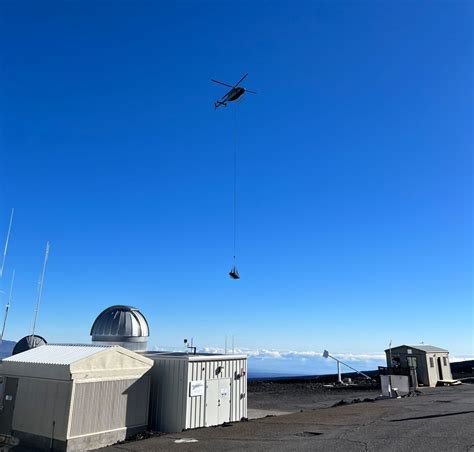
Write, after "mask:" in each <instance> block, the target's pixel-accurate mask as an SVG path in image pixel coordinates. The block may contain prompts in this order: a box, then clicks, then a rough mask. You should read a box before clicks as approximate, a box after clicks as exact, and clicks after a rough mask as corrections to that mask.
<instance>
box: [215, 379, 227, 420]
mask: <svg viewBox="0 0 474 452" xmlns="http://www.w3.org/2000/svg"><path fill="white" fill-rule="evenodd" d="M217 381H218V382H219V403H218V405H217V411H218V417H219V420H218V423H219V424H222V423H223V422H229V421H230V378H221V379H220V380H217Z"/></svg>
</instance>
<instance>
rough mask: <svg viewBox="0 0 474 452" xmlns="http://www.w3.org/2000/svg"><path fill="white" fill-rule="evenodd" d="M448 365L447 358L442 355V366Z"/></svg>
mask: <svg viewBox="0 0 474 452" xmlns="http://www.w3.org/2000/svg"><path fill="white" fill-rule="evenodd" d="M447 365H448V360H447V359H446V356H443V366H447Z"/></svg>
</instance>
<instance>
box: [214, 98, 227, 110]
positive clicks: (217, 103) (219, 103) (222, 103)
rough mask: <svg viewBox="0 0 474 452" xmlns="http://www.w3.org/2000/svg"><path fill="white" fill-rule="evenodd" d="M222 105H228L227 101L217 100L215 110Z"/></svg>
mask: <svg viewBox="0 0 474 452" xmlns="http://www.w3.org/2000/svg"><path fill="white" fill-rule="evenodd" d="M221 105H224V107H227V103H226V102H221V101H220V100H216V101H215V102H214V110H217V109H218V108H219V107H220V106H221Z"/></svg>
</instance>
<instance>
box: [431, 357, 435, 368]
mask: <svg viewBox="0 0 474 452" xmlns="http://www.w3.org/2000/svg"><path fill="white" fill-rule="evenodd" d="M430 367H434V360H433V358H430Z"/></svg>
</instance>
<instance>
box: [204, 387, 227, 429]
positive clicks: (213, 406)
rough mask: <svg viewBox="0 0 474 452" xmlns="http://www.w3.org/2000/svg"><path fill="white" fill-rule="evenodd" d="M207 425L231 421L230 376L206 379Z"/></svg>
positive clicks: (205, 417)
mask: <svg viewBox="0 0 474 452" xmlns="http://www.w3.org/2000/svg"><path fill="white" fill-rule="evenodd" d="M204 419H205V426H206V427H209V426H211V425H219V424H222V423H223V422H229V421H230V378H220V379H218V380H207V381H206V411H205V416H204Z"/></svg>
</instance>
